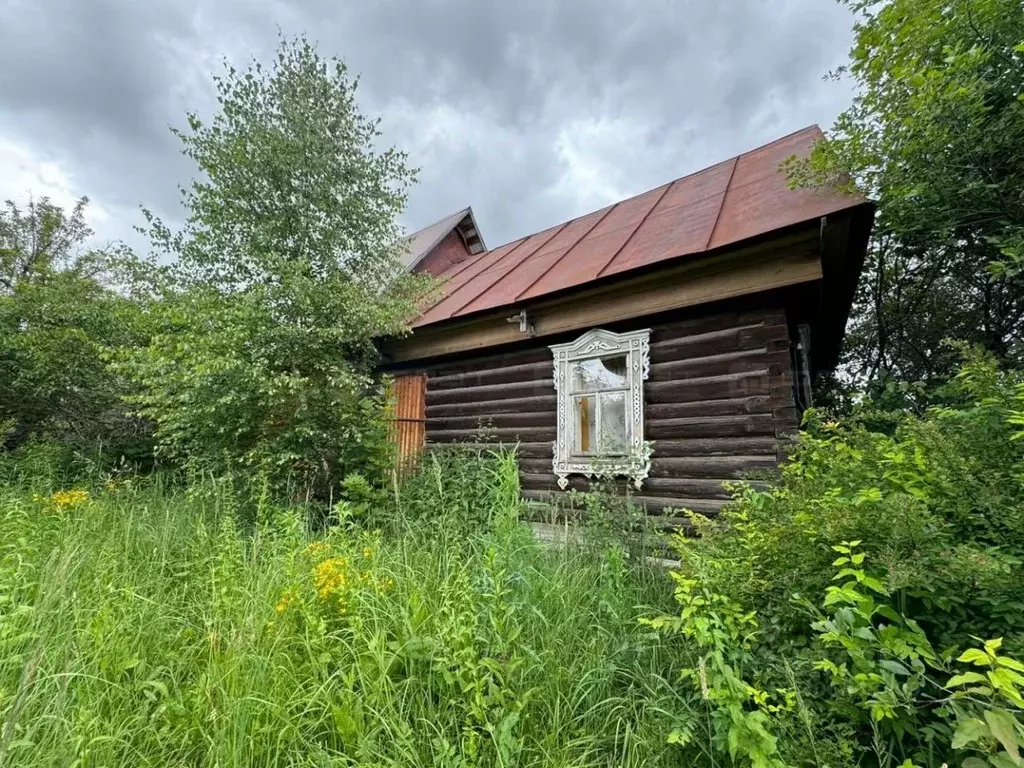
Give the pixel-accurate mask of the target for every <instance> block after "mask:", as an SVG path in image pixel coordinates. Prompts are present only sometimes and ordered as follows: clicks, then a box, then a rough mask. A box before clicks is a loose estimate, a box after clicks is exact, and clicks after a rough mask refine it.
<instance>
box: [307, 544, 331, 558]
mask: <svg viewBox="0 0 1024 768" xmlns="http://www.w3.org/2000/svg"><path fill="white" fill-rule="evenodd" d="M330 549H331V545H330V544H328V543H327V542H326V541H314V542H312V543H310V545H309V546H308V547H306V554H307V555H320V554H323V553H325V552H329V551H330Z"/></svg>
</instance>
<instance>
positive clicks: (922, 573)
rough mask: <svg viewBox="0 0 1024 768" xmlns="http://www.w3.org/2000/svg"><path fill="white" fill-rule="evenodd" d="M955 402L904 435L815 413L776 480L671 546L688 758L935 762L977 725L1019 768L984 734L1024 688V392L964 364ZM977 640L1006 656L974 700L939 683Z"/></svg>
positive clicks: (742, 493) (663, 622) (744, 491)
mask: <svg viewBox="0 0 1024 768" xmlns="http://www.w3.org/2000/svg"><path fill="white" fill-rule="evenodd" d="M947 399H950V400H951V401H952V402H954V403H955V404H954V405H948V406H943V407H941V408H940V407H936V408H932V409H930V410H929V411H927V412H926V413H925V414H923V415H921V416H915V415H910V414H907V415H904V416H903V417H902V418H901V419H900V420H899V422H898V424H897V425H896V428H895V429H894V430H893V431H892V433H891V434H883V433H879V432H872V431H871V430H870V429H868V427H867V426H865V424H864V422H862V421H858V420H857V419H852V420H850V421H848V422H846V423H827V422H823V421H821V420H820V419H819V418H817V417H815V415H814V414H810V415H809V417H808V421H807V424H806V425H805V426H806V430H805V432H804V434H802V436H801V438H800V440H799V443H798V445H797V446H796V447H795V450H794V451H793V454H792V461H791V462H790V463H788V464H787V465H786V466H785V467H784V468H783V471H782V476H781V480H780V482H779V484H778V485H777V486H776V487H771V488H768V489H767V490H757V489H755V488H753V487H751V486H749V485H745V484H738V485H737V486H736V488H735V490H736V492H737V493H736V499H735V501H734V502H733V503H731V504H730V505H729V506H727V508H726V509H725V510H724V511H723V513H722V514H721V516H720V517H718V518H717V519H714V520H707V519H698V520H697V527H698V529H699V531H700V533H701V536H700V537H699V538H696V539H694V538H684V537H681V536H680V537H677V538H676V542H675V544H676V548H677V550H678V552H679V557H680V559H681V567H680V572H679V573H678V574H677V575H676V579H677V584H678V586H677V592H676V594H677V600H678V602H679V603H680V605H681V608H682V610H681V613H680V614H679V615H677V616H671V617H663V618H662V619H660V620H658V621H657V622H656V623H657V626H658V627H659V628H661V629H663V630H665V631H672V632H680V633H682V634H683V635H684V636H685V637H688V638H690V639H691V640H694V641H696V642H695V645H694V646H693V647H691V649H690V650H691V652H692V655H691V658H690V660H689V662H688V663H687V665H686V666H685V667H684V669H685V675H687V676H689V677H691V678H693V679H698V678H699V681H700V684H699V685H696V686H695V687H694V688H692V689H691V690H690V700H689V706H688V708H687V709H685V710H683V711H682V714H681V715H680V717H681V719H682V721H683V722H684V727H683V728H682V729H681V730H680V731H679V734H681V736H678V737H677V738H676V740H677V741H680V742H681V743H682V742H685V743H686V744H688V745H691V746H687V747H685V749H686V750H688V751H689V752H690V753H691V754H694V755H697V754H699V751H697V750H695V748H694V747H693V746H692V745H693V744H697V743H703V744H708V743H710V744H712V745H718V747H717V748H716V749H715V750H713V754H719V755H720V756H721V755H728V756H729V757H730V758H731V759H733V760H740V761H741V762H743V763H749V764H751V765H754V766H759V767H765V768H766V767H767V766H771V765H776V764H777V762H776V761H782V762H784V763H785V764H788V765H796V764H801V763H812V764H815V765H822V764H829V765H836V764H854V763H861V762H864V761H867V762H869V763H877V764H880V765H890V764H897V763H900V762H902V761H904V760H911V761H913V762H915V763H917V764H921V765H929V766H939V765H941V764H942V763H943V762H945V761H947V760H948V759H949V757H950V755H951V754H954V753H956V754H961V753H957V752H956V750H957V749H960V748H961V747H964V746H965V745H967V744H968V741H966V739H967V738H968V735H969V734H968V735H963V734H961V735H960V736H958V737H957V738H956V739H954V735H955V734H956V733H959V731H957V728H960V727H968V726H963V725H962V724H963V723H964V722H967V721H971V722H974V723H975V725H974V726H969V727H973V728H975V731H976V732H977V733H978V734H981V735H980V736H978V740H979V742H980V743H983V744H984V745H985V747H986V748H989V747H990V748H991V750H992V755H993V757H992V764H993V765H994V766H1002V765H1006V766H1007V768H1008V765H1009V763H1005V764H1004V763H1002V762H1001V760H1002V759H1003V758H1001V757H999V755H998V754H997V750H996V745H997V744H1003V748H1005V749H1006V755H1010V757H1006V759H1008V760H1011V761H1013V764H1017V763H1016V758H1014V757H1012V755H1013V754H1014V750H1013V749H1011V748H1010V747H1006V746H1005V744H1004V743H1003V740H1001V739H1000V738H999V737H998V736H995V730H992V731H991V733H989V732H986V734H988V735H985V734H982V732H981V726H980V725H977V723H978V722H981V723H988V720H986V716H985V714H984V713H985V712H988V713H997V714H994V715H989V716H988V717H989V718H990V719H991V718H992V717H994V718H996V720H998V721H999V722H1000V723H1003V724H1004V725H1005V723H1006V722H1009V721H1011V720H1012V721H1013V722H1014V723H1017V722H1018V720H1017V719H1016V718H1018V716H1019V712H1018V711H1017V710H1018V708H1019V706H1020V705H1019V703H1018V702H1016V701H1015V700H1014V698H1013V697H1014V696H1015V695H1017V694H1016V693H1015V691H1016V686H1018V685H1019V684H1020V683H1024V677H1021V676H1020V674H1019V672H1020V671H1021V670H1022V669H1024V668H1021V667H1020V665H1019V664H1018V663H1017V662H1016V661H1014V660H1013V657H1020V656H1021V655H1022V653H1024V574H1022V569H1021V568H1020V565H1021V563H1022V560H1024V487H1022V485H1021V482H1020V464H1021V461H1022V458H1024V442H1021V441H1019V440H1018V439H1017V437H1018V430H1019V423H1018V422H1021V421H1024V420H1022V419H1020V418H1019V414H1020V413H1021V412H1022V411H1024V407H1022V405H1024V389H1022V388H1021V385H1020V378H1019V376H1018V375H1017V374H1016V373H1013V372H1000V371H999V370H998V369H997V367H996V365H995V363H994V362H993V361H992V360H991V359H990V358H988V357H986V356H984V355H980V354H978V353H973V352H969V353H968V359H967V361H966V363H965V364H964V366H963V367H962V369H961V370H960V373H959V374H958V375H957V376H956V378H955V380H954V382H953V389H952V390H951V392H949V393H947ZM837 551H838V556H837ZM865 562H867V563H868V564H869V565H870V566H871V567H870V569H869V568H868V567H867V566H866V565H865ZM837 568H838V569H839V571H838V573H837ZM837 580H838V582H839V583H838V584H837ZM977 638H1000V640H999V641H998V643H997V645H996V646H991V644H990V645H988V646H985V647H986V648H990V647H992V648H1004V649H1005V653H1006V656H1005V657H1002V656H1001V657H999V658H1000V659H1002V658H1005V659H1006V661H1005V662H1001V661H998V660H996V658H995V657H990V656H986V657H985V658H987V659H989V661H990V662H991V664H990V666H991V667H992V669H997V670H998V671H997V673H996V674H995V678H996V679H988V682H987V683H986V685H984V686H981V687H980V688H975V689H974V693H973V694H971V695H969V696H967V697H966V698H964V696H963V692H964V691H963V688H962V687H958V686H954V685H951V684H949V683H946V684H943V683H942V682H941V681H942V680H946V679H947V678H948V677H949V676H950V675H952V674H953V673H954V672H956V671H958V670H957V667H956V662H955V661H954V660H955V659H957V658H959V659H961V660H964V659H966V660H967V661H970V660H971V658H972V654H976V653H977V651H971V650H970V649H972V648H976V646H977V645H978V644H979V641H978V639H977ZM977 658H978V659H980V658H981V657H977ZM1000 664H1004V665H1005V666H1003V667H1000V666H999V665H1000ZM959 671H960V672H961V674H963V670H962V669H961V670H959ZM972 674H978V673H972ZM695 676H696V677H695ZM972 679H973V678H972ZM986 679H987V678H986ZM954 680H956V678H955V677H954ZM960 680H961V681H962V680H963V678H962V677H961V678H960ZM1000 684H1005V686H1004V687H1005V690H1004V689H1003V688H1000ZM953 689H956V690H953ZM978 700H981V701H982V702H983V703H982V704H977V703H976V702H977V701H978ZM967 705H970V706H967ZM971 706H975V707H978V706H980V707H981V709H982V710H984V711H983V712H982V711H981V710H979V711H976V712H975V713H974V714H973V715H967V714H964V713H965V708H966V709H970V707H971ZM701 713H705V714H703V715H702V714H701ZM998 713H1002V714H998ZM986 727H991V728H998V727H999V726H998V725H996V726H991V724H990V725H989V726H986ZM1013 728H1014V729H1018V730H1019V725H1014V726H1013ZM1004 730H1005V729H1004ZM1011 730H1013V729H1011ZM1018 730H1014V731H1013V732H1014V733H1018ZM975 731H971V733H975ZM1020 733H1021V735H1024V732H1020ZM1004 736H1005V734H1004ZM989 737H991V738H989ZM954 742H955V744H956V745H957V746H956V748H955V749H954V747H953V746H952V745H953V744H954ZM1004 757H1005V755H1004ZM959 759H966V756H965V755H963V754H961V757H960V758H959Z"/></svg>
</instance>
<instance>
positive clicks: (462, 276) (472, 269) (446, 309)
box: [413, 239, 525, 326]
mask: <svg viewBox="0 0 1024 768" xmlns="http://www.w3.org/2000/svg"><path fill="white" fill-rule="evenodd" d="M523 242H525V239H523V240H516V241H514V242H511V243H507V244H506V245H503V246H501V247H500V248H496V249H495V250H493V251H484V252H483V253H482V254H480V255H479V256H478V257H476V259H475V260H470V262H469V264H466V263H465V262H463V263H462V264H456V265H455V266H454V267H453V268H452V269H450V270H449V271H448V272H445V273H444V274H442V275H441V276H440V277H441V280H442V281H444V282H443V283H442V284H441V286H440V287H439V288H438V290H437V294H436V299H435V301H434V303H433V304H432V305H431V307H430V308H429V309H428V310H426V311H424V313H423V314H422V315H420V316H419V318H418V319H417V320H416V322H415V323H413V325H414V326H417V325H426V324H427V323H433V322H436V321H437V320H444V319H446V318H447V317H450V316H451V315H452V313H453V311H454V309H455V308H454V307H452V306H451V305H450V302H451V301H452V300H453V299H454V297H455V294H457V293H458V291H459V290H460V289H461V288H462V287H463V286H464V285H465V284H466V283H468V282H469V281H470V280H472V279H473V278H474V277H476V276H477V275H479V274H480V273H481V272H483V271H484V270H485V269H487V268H488V267H491V266H493V265H494V263H495V262H496V261H500V260H501V259H502V258H504V257H505V256H506V255H508V254H509V253H511V252H512V251H514V250H515V249H516V248H517V247H518V246H519V245H521V244H522V243H523Z"/></svg>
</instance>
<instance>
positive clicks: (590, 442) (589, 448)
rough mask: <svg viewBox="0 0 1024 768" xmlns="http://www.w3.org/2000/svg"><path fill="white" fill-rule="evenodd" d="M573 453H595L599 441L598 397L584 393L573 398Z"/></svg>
mask: <svg viewBox="0 0 1024 768" xmlns="http://www.w3.org/2000/svg"><path fill="white" fill-rule="evenodd" d="M573 410H574V415H573V431H574V432H575V435H574V437H573V453H594V448H595V446H596V443H597V398H596V397H595V396H594V395H584V396H583V397H577V398H574V399H573Z"/></svg>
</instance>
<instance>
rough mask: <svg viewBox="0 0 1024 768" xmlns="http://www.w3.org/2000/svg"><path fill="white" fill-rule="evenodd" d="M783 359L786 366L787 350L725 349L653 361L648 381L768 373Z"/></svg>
mask: <svg viewBox="0 0 1024 768" xmlns="http://www.w3.org/2000/svg"><path fill="white" fill-rule="evenodd" d="M783 362H785V364H786V365H789V352H786V351H784V352H767V351H765V350H764V348H761V349H753V350H744V351H740V352H726V353H723V354H720V355H712V356H709V357H696V358H692V359H684V360H672V361H669V362H664V363H655V364H652V365H651V374H650V376H649V377H648V381H649V382H654V381H686V380H687V379H695V378H702V377H707V376H722V375H725V374H730V373H732V374H735V373H750V372H764V373H769V372H771V371H772V370H773V369H774V367H775V366H778V365H781V364H782V363H783Z"/></svg>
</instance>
